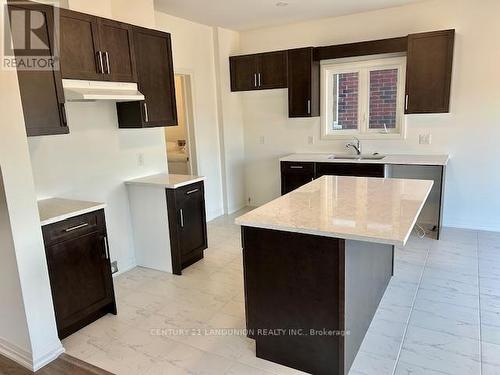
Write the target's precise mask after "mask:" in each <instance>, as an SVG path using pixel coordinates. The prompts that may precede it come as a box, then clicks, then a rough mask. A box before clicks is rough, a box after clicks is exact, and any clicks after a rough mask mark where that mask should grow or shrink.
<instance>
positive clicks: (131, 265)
mask: <svg viewBox="0 0 500 375" xmlns="http://www.w3.org/2000/svg"><path fill="white" fill-rule="evenodd" d="M135 267H137V264H136V263H129V264H127V265H126V266H124V267H123V268H121V269H120V270H119V271H118V272H117V273H114V274H113V277H117V276H120V275H121V274H122V273H125V272H128V271H130V270H133V269H134V268H135Z"/></svg>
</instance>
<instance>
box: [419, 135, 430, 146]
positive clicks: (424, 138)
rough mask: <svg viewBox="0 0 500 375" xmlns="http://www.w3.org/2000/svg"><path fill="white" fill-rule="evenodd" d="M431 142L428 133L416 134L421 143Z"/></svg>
mask: <svg viewBox="0 0 500 375" xmlns="http://www.w3.org/2000/svg"><path fill="white" fill-rule="evenodd" d="M431 142H432V137H431V135H430V134H420V135H419V136H418V143H419V144H421V145H430V144H431Z"/></svg>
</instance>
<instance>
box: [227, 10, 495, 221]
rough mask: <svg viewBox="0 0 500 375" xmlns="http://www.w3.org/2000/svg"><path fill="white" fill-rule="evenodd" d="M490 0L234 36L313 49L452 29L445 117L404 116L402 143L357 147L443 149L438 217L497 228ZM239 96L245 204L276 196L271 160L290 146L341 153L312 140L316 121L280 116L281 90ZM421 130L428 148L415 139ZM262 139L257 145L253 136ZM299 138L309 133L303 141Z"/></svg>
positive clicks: (265, 45)
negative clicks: (448, 159)
mask: <svg viewBox="0 0 500 375" xmlns="http://www.w3.org/2000/svg"><path fill="white" fill-rule="evenodd" d="M498 14H500V2H498V1H497V0H482V1H480V2H478V1H473V0H433V1H426V2H421V3H416V4H412V5H407V6H403V7H397V8H391V9H385V10H380V11H374V12H367V13H361V14H356V15H350V16H344V17H337V18H329V19H322V20H316V21H310V22H304V23H298V24H293V25H287V26H283V27H275V28H268V29H260V30H254V31H248V32H243V33H241V36H240V51H239V52H240V53H251V52H261V51H269V50H277V49H284V48H291V47H299V46H311V45H312V46H320V45H330V44H340V43H349V42H356V41H362V40H371V39H378V38H388V37H397V36H404V35H407V34H409V33H415V32H423V31H431V30H439V29H448V28H455V29H456V32H457V35H456V42H455V61H454V72H453V82H452V95H451V113H450V114H435V115H412V116H407V119H406V120H407V126H408V136H407V139H406V140H403V141H401V140H400V141H392V140H391V141H364V142H363V143H364V148H365V150H366V151H367V152H369V151H379V152H383V153H417V154H418V153H449V154H451V156H452V160H451V163H450V165H449V168H448V175H447V180H446V195H445V206H444V209H445V211H444V223H445V225H449V226H457V227H469V228H483V229H490V230H500V215H499V214H498V212H500V195H499V194H498V192H497V190H498V186H500V174H499V173H497V170H498V160H499V158H500V149H499V148H498V139H499V137H500V127H499V123H500V106H499V105H498V103H499V102H500V90H499V89H498V88H499V87H500V75H499V74H498V62H499V61H500V49H499V48H495V47H494V46H496V45H497V44H498V40H500V23H499V22H498ZM233 95H235V96H237V95H240V96H241V98H242V100H243V116H244V123H245V150H246V162H247V166H246V187H247V194H248V196H249V197H251V198H252V204H255V205H257V204H262V203H264V202H266V201H268V200H270V199H272V198H274V197H276V196H278V195H279V165H278V158H279V157H280V156H282V155H285V154H288V153H293V152H314V151H320V152H330V151H341V150H343V146H344V142H336V141H320V140H318V139H319V136H320V124H319V118H314V119H288V118H287V91H286V90H272V91H259V92H248V93H242V94H237V93H235V94H233ZM426 133H430V134H431V135H432V144H431V145H419V144H418V135H419V134H426ZM261 136H264V137H265V143H264V144H261V143H260V137H261ZM308 136H314V137H315V144H313V145H309V144H308V142H307V139H308Z"/></svg>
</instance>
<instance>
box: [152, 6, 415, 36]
mask: <svg viewBox="0 0 500 375" xmlns="http://www.w3.org/2000/svg"><path fill="white" fill-rule="evenodd" d="M418 1H422V0H201V1H200V0H155V7H156V9H157V10H159V11H161V12H165V13H168V14H171V15H173V16H177V17H181V18H185V19H188V20H191V21H195V22H199V23H203V24H206V25H211V26H221V27H225V28H228V29H233V30H240V31H241V30H249V29H257V28H260V27H268V26H276V25H283V24H287V23H293V22H299V21H305V20H310V19H314V18H324V17H334V16H342V15H347V14H353V13H359V12H366V11H370V10H376V9H383V8H390V7H395V6H400V5H405V4H409V3H415V2H418Z"/></svg>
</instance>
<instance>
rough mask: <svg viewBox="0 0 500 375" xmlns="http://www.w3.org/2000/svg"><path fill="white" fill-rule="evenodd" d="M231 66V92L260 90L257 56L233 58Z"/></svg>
mask: <svg viewBox="0 0 500 375" xmlns="http://www.w3.org/2000/svg"><path fill="white" fill-rule="evenodd" d="M230 66H231V91H248V90H257V89H258V88H259V83H258V77H257V73H258V70H259V67H258V57H257V55H246V56H234V57H231V58H230Z"/></svg>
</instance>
